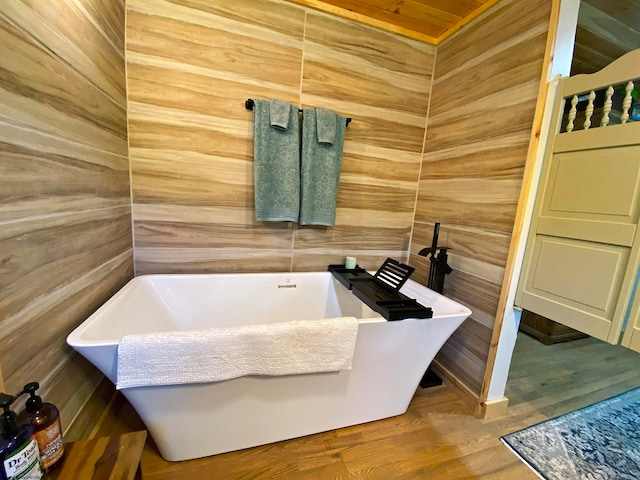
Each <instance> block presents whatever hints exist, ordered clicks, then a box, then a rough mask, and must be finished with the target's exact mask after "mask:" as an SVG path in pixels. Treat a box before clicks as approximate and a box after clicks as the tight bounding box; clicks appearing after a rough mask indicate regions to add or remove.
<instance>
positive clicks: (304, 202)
mask: <svg viewBox="0 0 640 480" xmlns="http://www.w3.org/2000/svg"><path fill="white" fill-rule="evenodd" d="M345 127H346V118H345V117H343V116H341V115H338V114H337V113H336V112H334V111H333V110H329V109H325V108H315V109H313V110H308V109H305V110H304V111H303V113H302V159H301V182H300V184H301V185H300V189H301V200H300V220H299V223H300V224H301V225H324V226H328V227H332V226H334V225H335V223H336V197H337V195H338V183H339V181H340V169H341V167H342V150H343V147H344V132H345Z"/></svg>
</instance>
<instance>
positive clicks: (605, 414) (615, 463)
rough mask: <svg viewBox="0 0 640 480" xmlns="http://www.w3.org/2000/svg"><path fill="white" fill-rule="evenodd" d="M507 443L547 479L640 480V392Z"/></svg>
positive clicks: (508, 439) (510, 437) (536, 427)
mask: <svg viewBox="0 0 640 480" xmlns="http://www.w3.org/2000/svg"><path fill="white" fill-rule="evenodd" d="M501 440H502V441H503V442H504V444H505V445H507V446H508V447H509V448H510V449H511V450H512V451H513V452H514V453H515V454H516V455H518V456H519V457H520V459H521V460H522V461H523V462H525V463H526V464H527V465H528V466H529V467H531V469H532V470H533V471H535V472H536V473H537V474H538V475H539V476H540V477H542V478H544V479H547V480H572V479H588V480H605V479H616V480H638V479H640V388H636V389H634V390H631V391H629V392H627V393H623V394H621V395H618V396H616V397H612V398H609V399H607V400H603V401H602V402H598V403H596V404H593V405H590V406H588V407H585V408H581V409H580V410H576V411H575V412H571V413H568V414H566V415H562V416H560V417H557V418H554V419H551V420H547V421H545V422H542V423H539V424H537V425H533V426H531V427H528V428H525V429H523V430H519V431H517V432H514V433H510V434H509V435H505V436H504V437H502V438H501Z"/></svg>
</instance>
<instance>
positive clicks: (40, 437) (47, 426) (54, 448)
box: [18, 382, 64, 473]
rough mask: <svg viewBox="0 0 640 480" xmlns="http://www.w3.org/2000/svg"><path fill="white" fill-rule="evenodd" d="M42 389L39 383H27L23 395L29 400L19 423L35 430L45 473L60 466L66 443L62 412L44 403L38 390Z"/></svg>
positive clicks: (50, 404)
mask: <svg viewBox="0 0 640 480" xmlns="http://www.w3.org/2000/svg"><path fill="white" fill-rule="evenodd" d="M38 388H40V384H39V383H38V382H31V383H27V384H26V385H25V386H24V387H23V388H22V392H21V393H28V394H29V398H27V401H26V403H25V408H24V410H23V411H21V412H20V414H19V415H18V423H22V424H24V423H28V424H30V425H32V426H33V428H34V430H35V435H36V439H37V441H38V450H39V452H40V463H41V466H42V469H43V470H44V471H45V473H49V472H50V471H51V470H52V469H54V468H56V467H57V466H59V465H60V464H61V463H62V462H61V461H60V460H62V457H63V456H64V441H63V439H62V425H61V424H60V411H59V410H58V408H57V407H56V406H55V405H53V404H52V403H48V402H43V401H42V398H40V396H39V395H36V390H38Z"/></svg>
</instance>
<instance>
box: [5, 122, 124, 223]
mask: <svg viewBox="0 0 640 480" xmlns="http://www.w3.org/2000/svg"><path fill="white" fill-rule="evenodd" d="M0 156H1V157H2V159H3V161H2V162H1V163H0V177H2V179H3V187H2V190H0V221H2V220H11V219H19V218H23V217H28V216H32V215H46V214H52V213H60V212H65V211H70V210H76V211H80V210H92V209H97V208H105V207H113V206H117V205H122V204H126V203H128V202H129V196H130V192H129V161H128V160H127V158H126V157H121V156H119V155H114V154H112V153H109V152H104V151H101V150H96V149H93V148H91V147H87V146H85V145H83V144H80V143H70V142H68V141H66V140H63V139H61V138H60V137H55V136H51V135H47V134H44V133H42V132H40V131H38V130H33V129H30V128H26V127H23V126H17V125H13V124H8V123H3V122H0Z"/></svg>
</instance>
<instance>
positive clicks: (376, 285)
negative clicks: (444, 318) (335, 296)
mask: <svg viewBox="0 0 640 480" xmlns="http://www.w3.org/2000/svg"><path fill="white" fill-rule="evenodd" d="M328 270H329V271H330V272H331V274H332V275H333V276H334V277H335V278H336V279H337V280H338V281H339V282H340V283H341V284H342V285H344V286H345V287H346V288H347V289H349V290H351V291H352V292H353V294H354V295H355V296H356V297H358V298H359V299H360V300H361V301H362V302H364V303H365V304H366V305H367V306H368V307H369V308H371V309H372V310H373V311H375V312H378V313H379V314H380V315H382V316H383V317H384V318H385V319H387V320H392V321H393V320H404V319H405V318H431V317H432V316H433V311H432V310H431V308H430V307H425V306H423V305H421V304H419V303H418V302H417V301H416V300H414V299H412V298H409V297H407V296H406V295H404V294H402V293H400V289H401V288H402V286H403V285H404V284H405V282H406V281H407V280H408V279H409V277H410V276H411V274H412V273H413V272H414V270H415V269H414V268H413V267H410V266H408V265H404V264H402V263H400V262H398V261H396V260H394V259H392V258H387V259H386V260H385V261H384V263H383V264H382V266H381V267H380V268H379V269H378V271H377V272H376V274H375V275H371V274H370V273H369V272H367V271H366V270H365V269H364V268H360V267H358V266H357V265H356V267H355V268H351V269H349V268H345V266H344V265H329V267H328Z"/></svg>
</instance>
